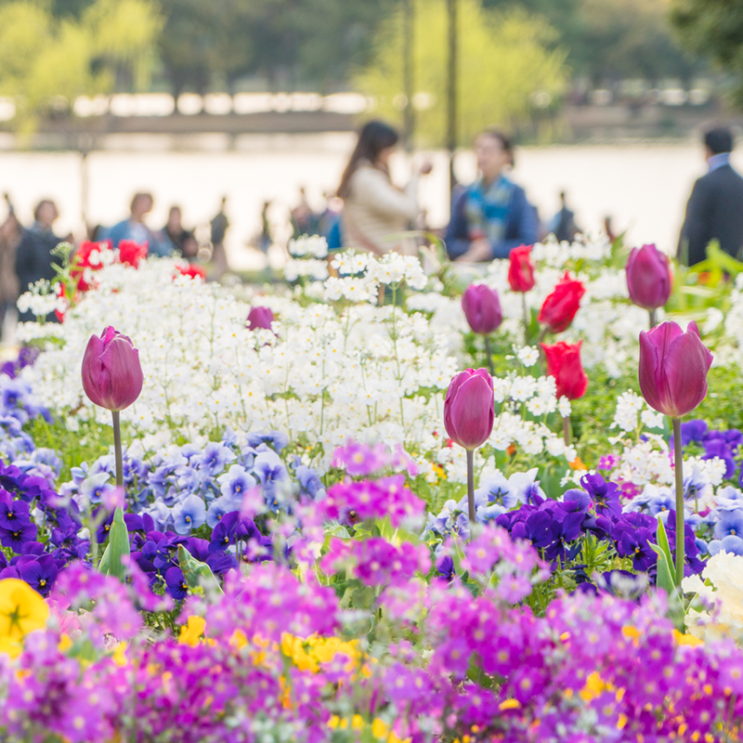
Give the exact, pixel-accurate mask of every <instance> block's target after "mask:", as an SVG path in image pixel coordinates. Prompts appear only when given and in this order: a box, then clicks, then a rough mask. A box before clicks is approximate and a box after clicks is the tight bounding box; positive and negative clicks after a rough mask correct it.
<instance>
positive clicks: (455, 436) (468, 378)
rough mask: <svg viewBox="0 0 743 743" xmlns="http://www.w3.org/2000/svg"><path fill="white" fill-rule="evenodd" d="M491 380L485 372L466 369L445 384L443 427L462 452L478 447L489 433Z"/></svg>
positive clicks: (492, 416)
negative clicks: (463, 449)
mask: <svg viewBox="0 0 743 743" xmlns="http://www.w3.org/2000/svg"><path fill="white" fill-rule="evenodd" d="M494 420H495V399H494V395H493V378H492V377H491V376H490V374H488V372H487V371H486V370H485V369H478V370H477V371H474V370H473V369H467V370H466V371H463V372H460V373H459V374H457V375H456V376H455V377H454V378H453V379H452V380H451V382H450V383H449V389H448V390H447V391H446V399H445V400H444V425H445V426H446V432H447V433H448V434H449V438H451V439H452V441H454V442H455V443H457V444H459V445H460V446H462V447H464V448H465V449H470V450H473V449H477V447H478V446H482V444H484V443H485V442H486V441H487V440H488V438H489V437H490V434H491V433H492V431H493V422H494Z"/></svg>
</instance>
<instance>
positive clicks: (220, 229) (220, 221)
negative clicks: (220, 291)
mask: <svg viewBox="0 0 743 743" xmlns="http://www.w3.org/2000/svg"><path fill="white" fill-rule="evenodd" d="M226 206H227V197H226V196H223V197H222V203H221V204H220V207H219V213H218V214H217V215H216V216H215V217H214V219H212V221H211V223H210V224H211V240H212V261H213V262H214V266H215V269H216V278H219V277H220V276H222V274H224V273H226V272H227V269H228V264H227V251H226V250H225V247H224V238H225V235H226V234H227V228H228V227H229V226H230V221H229V219H227V215H226V214H225V208H226Z"/></svg>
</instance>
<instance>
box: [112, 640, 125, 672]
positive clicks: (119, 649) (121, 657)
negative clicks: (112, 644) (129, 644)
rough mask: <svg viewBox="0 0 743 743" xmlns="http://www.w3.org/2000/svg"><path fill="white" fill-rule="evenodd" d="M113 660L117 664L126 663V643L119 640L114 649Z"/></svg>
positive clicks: (123, 664) (122, 664)
mask: <svg viewBox="0 0 743 743" xmlns="http://www.w3.org/2000/svg"><path fill="white" fill-rule="evenodd" d="M113 661H114V663H115V664H116V665H117V666H122V667H123V666H125V665H126V643H125V642H120V643H119V644H118V645H117V646H116V650H114V654H113Z"/></svg>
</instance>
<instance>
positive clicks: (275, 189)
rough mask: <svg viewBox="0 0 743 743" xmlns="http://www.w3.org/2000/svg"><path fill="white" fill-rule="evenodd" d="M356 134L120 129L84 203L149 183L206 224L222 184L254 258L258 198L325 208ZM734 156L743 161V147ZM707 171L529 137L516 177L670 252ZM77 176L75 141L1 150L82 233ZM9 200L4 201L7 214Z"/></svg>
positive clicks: (276, 219) (108, 215) (537, 192)
mask: <svg viewBox="0 0 743 743" xmlns="http://www.w3.org/2000/svg"><path fill="white" fill-rule="evenodd" d="M353 144H354V137H353V135H350V134H346V133H343V134H341V133H327V134H312V135H242V136H239V137H238V138H237V139H236V140H235V142H234V149H231V150H227V149H226V148H225V141H224V138H223V137H221V135H205V136H204V138H203V139H202V140H201V141H200V146H201V150H200V151H173V150H171V149H170V146H171V143H170V141H169V139H168V137H165V136H160V135H146V136H138V135H128V136H124V135H118V137H117V138H116V140H115V141H112V142H111V147H112V149H109V150H106V151H100V152H94V153H91V154H90V155H89V156H88V158H87V163H86V167H87V177H88V204H87V213H88V216H89V219H90V221H92V222H94V223H96V224H106V225H108V224H113V223H115V222H116V221H118V220H120V219H122V218H123V217H124V216H125V215H126V213H127V209H128V204H129V201H130V199H131V196H132V194H133V193H134V192H135V191H138V190H147V191H151V192H152V193H153V194H154V196H155V209H154V211H153V213H152V214H151V215H150V217H151V218H150V219H149V223H150V226H151V227H161V226H162V225H163V224H164V222H165V218H166V215H167V210H168V208H169V207H170V206H171V205H172V204H179V205H180V206H181V207H182V208H183V211H184V221H185V222H186V224H187V226H196V225H201V226H202V227H201V232H202V233H203V232H204V231H206V227H205V225H206V224H208V222H209V220H210V219H211V217H212V216H214V214H215V213H216V211H217V210H218V207H219V203H220V199H221V197H222V196H223V195H225V196H227V197H228V208H227V213H228V216H229V218H230V221H231V227H230V230H229V232H228V236H227V249H228V253H229V257H230V261H231V264H232V265H233V267H235V268H238V269H246V268H256V267H259V266H260V265H261V261H262V260H263V259H262V256H261V255H260V254H258V253H257V252H256V251H255V250H253V249H251V248H249V247H247V243H248V242H249V241H250V239H251V237H252V236H253V235H254V234H255V233H256V230H257V229H258V226H259V217H260V210H261V205H262V203H263V201H264V200H265V199H269V200H271V201H272V202H273V203H272V207H271V211H270V217H271V221H272V223H274V225H275V234H277V235H278V236H279V237H280V238H281V239H285V237H286V226H285V225H286V221H287V217H288V209H289V208H290V207H291V206H292V205H294V204H295V203H296V201H297V199H298V189H299V187H300V186H302V185H303V186H306V188H307V191H308V194H309V197H310V201H311V203H313V205H314V206H315V207H317V208H319V207H320V206H321V205H322V203H323V201H322V193H323V191H330V192H332V191H333V190H334V189H335V188H336V186H337V184H338V181H339V179H340V175H341V172H342V170H343V167H344V165H345V162H346V160H347V158H348V155H349V153H350V151H351V149H352V147H353ZM432 157H433V160H434V170H433V173H432V174H431V175H430V176H428V177H427V178H425V179H424V180H423V183H422V186H421V192H420V197H421V204H422V206H424V207H425V208H426V209H427V211H428V214H429V222H430V224H431V225H432V226H434V227H439V226H443V225H445V224H446V221H447V219H448V211H449V206H448V196H447V177H446V173H447V160H446V154H445V153H443V152H436V153H432ZM733 160H734V162H735V163H736V164H737V166H738V168H739V169H743V152H740V151H739V152H738V153H736V154H735V155H734V158H733ZM456 169H457V173H458V176H459V178H460V179H461V180H462V181H463V182H468V181H470V180H471V179H472V178H473V177H474V174H475V163H474V158H473V156H472V154H471V153H469V152H462V153H460V154H459V155H458V158H457V163H456ZM409 172H410V171H409V161H408V159H407V157H406V156H405V155H404V154H401V155H399V156H398V157H397V159H396V160H395V161H394V163H393V175H394V177H395V179H396V180H397V182H398V183H399V184H400V185H404V182H405V179H406V176H407V174H408V173H409ZM704 172H705V163H704V161H703V156H702V148H701V146H700V145H697V144H695V143H691V142H689V143H657V142H653V143H647V144H637V143H633V144H614V145H577V146H549V147H523V148H520V149H519V150H518V151H517V154H516V169H515V171H514V173H513V177H514V179H515V180H516V181H517V182H518V183H520V184H521V185H522V186H524V187H525V188H526V191H527V194H528V196H529V198H530V200H531V201H532V202H533V203H534V204H535V205H536V206H537V207H538V209H539V213H540V216H541V218H542V219H543V220H544V221H547V220H549V219H551V218H552V216H553V215H554V213H555V211H556V210H557V209H558V202H559V200H558V194H559V192H560V190H562V189H564V190H566V191H567V193H568V203H569V205H570V206H571V208H573V209H574V210H575V212H576V220H577V222H578V224H579V226H581V227H582V228H583V229H586V230H594V231H596V230H599V229H600V228H601V225H602V223H603V218H604V217H605V216H606V215H611V217H612V223H613V227H614V230H615V231H616V232H621V231H623V230H627V233H628V236H629V241H630V242H631V243H632V244H642V243H647V242H655V243H656V244H657V245H658V246H659V247H661V248H662V249H663V250H666V251H668V252H673V251H674V250H675V247H676V242H677V239H678V231H679V228H680V226H681V222H682V220H683V214H684V208H685V205H686V201H687V199H688V196H689V193H690V190H691V187H692V185H693V182H694V180H695V178H698V177H699V176H700V175H702V174H703V173H704ZM81 182H82V169H81V157H80V155H79V154H78V153H74V152H69V153H64V152H60V153H57V152H11V151H0V192H5V191H8V192H9V193H10V194H11V195H12V197H13V200H14V202H15V204H16V207H17V209H18V213H19V215H20V216H21V218H22V220H24V221H26V222H28V221H30V219H31V212H32V209H33V205H34V204H35V203H36V202H37V201H38V200H39V199H40V198H42V197H48V198H52V199H54V200H55V201H56V202H57V205H58V206H59V209H60V212H61V218H60V220H59V222H58V225H57V227H58V229H57V232H59V233H60V234H64V233H66V232H68V231H72V232H74V233H76V234H80V232H81V224H82V221H81V214H82V195H81V194H82V186H81ZM3 209H4V204H0V219H2V218H3V211H2V210H3ZM206 232H207V234H208V231H206ZM278 255H279V251H278V250H277V251H276V253H275V257H276V258H278Z"/></svg>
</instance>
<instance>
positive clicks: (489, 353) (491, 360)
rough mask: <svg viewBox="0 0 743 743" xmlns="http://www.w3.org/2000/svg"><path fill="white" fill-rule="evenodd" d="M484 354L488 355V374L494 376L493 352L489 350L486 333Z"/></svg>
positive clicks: (488, 340)
mask: <svg viewBox="0 0 743 743" xmlns="http://www.w3.org/2000/svg"><path fill="white" fill-rule="evenodd" d="M485 355H486V356H487V357H488V371H490V376H491V377H494V376H495V372H494V371H493V353H492V351H491V350H490V338H489V337H488V336H487V335H486V336H485Z"/></svg>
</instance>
